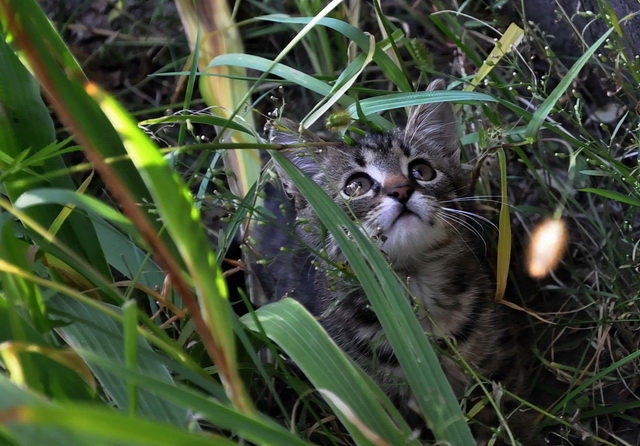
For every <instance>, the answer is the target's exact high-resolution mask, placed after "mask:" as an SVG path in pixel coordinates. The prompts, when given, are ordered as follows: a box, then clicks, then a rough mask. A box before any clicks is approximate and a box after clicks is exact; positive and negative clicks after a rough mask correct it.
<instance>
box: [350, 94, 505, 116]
mask: <svg viewBox="0 0 640 446" xmlns="http://www.w3.org/2000/svg"><path fill="white" fill-rule="evenodd" d="M494 101H495V99H494V98H493V97H491V96H489V95H487V94H484V93H474V92H466V91H456V90H452V91H419V92H415V93H393V94H388V95H384V96H379V97H374V98H369V99H364V100H362V101H360V102H359V104H360V107H361V109H362V112H363V113H364V114H365V115H366V116H369V115H372V114H374V113H378V112H381V111H386V110H393V109H396V108H402V107H411V106H414V105H420V104H433V103H437V102H464V103H476V102H494ZM347 111H348V112H349V114H351V116H353V117H358V118H360V117H362V116H360V114H359V113H358V111H357V108H356V106H355V104H351V105H349V107H348V108H347Z"/></svg>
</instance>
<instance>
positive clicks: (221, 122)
mask: <svg viewBox="0 0 640 446" xmlns="http://www.w3.org/2000/svg"><path fill="white" fill-rule="evenodd" d="M182 122H185V123H186V122H193V123H196V124H205V125H213V126H219V127H226V128H230V129H233V130H238V131H240V132H244V133H246V134H248V135H253V132H252V131H251V130H250V129H249V128H247V127H245V126H244V125H242V124H238V123H237V122H234V121H229V120H228V119H226V118H221V117H219V116H212V115H175V116H164V117H162V118H154V119H146V120H144V121H140V122H138V125H140V126H144V125H153V124H174V123H182Z"/></svg>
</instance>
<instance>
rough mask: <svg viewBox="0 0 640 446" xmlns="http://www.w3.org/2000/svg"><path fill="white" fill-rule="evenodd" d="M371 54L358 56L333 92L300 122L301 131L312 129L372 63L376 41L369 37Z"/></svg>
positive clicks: (339, 79)
mask: <svg viewBox="0 0 640 446" xmlns="http://www.w3.org/2000/svg"><path fill="white" fill-rule="evenodd" d="M369 41H370V43H369V52H368V53H363V54H361V55H360V56H358V57H357V58H356V59H355V60H354V61H353V62H352V63H351V64H350V65H349V66H348V67H347V68H346V69H345V70H344V71H343V72H342V74H341V75H340V77H339V78H338V80H337V81H336V83H335V85H334V87H333V88H332V89H331V92H330V93H329V94H328V95H327V96H325V97H324V98H323V99H322V100H321V101H320V102H318V103H317V104H316V105H315V106H314V107H313V109H312V110H311V111H310V112H309V113H308V114H307V116H305V117H304V119H302V122H300V131H302V129H304V128H309V127H311V126H312V125H313V124H314V123H315V122H316V121H317V120H318V118H320V117H321V116H322V115H324V114H325V113H326V111H327V110H329V109H330V108H331V106H333V104H335V103H336V102H337V101H338V100H339V99H340V98H341V97H342V96H343V95H344V94H345V93H346V92H347V91H348V90H349V88H351V86H352V85H353V84H354V83H355V81H356V79H357V78H358V76H359V75H360V73H362V70H364V69H365V67H366V66H367V65H368V64H369V63H370V62H371V58H372V56H373V50H374V49H375V40H374V38H373V36H372V35H369ZM346 73H350V74H349V76H348V78H343V75H345V74H346Z"/></svg>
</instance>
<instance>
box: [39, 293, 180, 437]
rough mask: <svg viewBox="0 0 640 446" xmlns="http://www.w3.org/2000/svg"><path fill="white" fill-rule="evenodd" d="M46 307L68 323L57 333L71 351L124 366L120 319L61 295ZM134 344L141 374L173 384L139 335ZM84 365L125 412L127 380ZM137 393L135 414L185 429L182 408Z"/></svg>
mask: <svg viewBox="0 0 640 446" xmlns="http://www.w3.org/2000/svg"><path fill="white" fill-rule="evenodd" d="M47 305H48V306H49V308H50V310H51V312H52V314H54V315H55V316H56V318H58V319H61V320H63V321H65V322H70V323H69V324H68V325H65V326H64V327H61V328H58V329H57V331H58V334H59V335H60V336H61V337H62V338H63V339H64V340H65V341H66V343H67V344H69V345H70V346H71V347H72V348H73V349H74V350H76V351H77V352H79V353H80V354H81V355H82V353H81V352H82V350H88V351H90V352H93V353H94V354H96V355H98V356H101V357H103V358H105V359H108V360H109V361H112V362H113V363H114V364H118V365H120V366H121V367H123V366H124V365H125V363H126V352H125V342H124V341H125V333H124V328H123V325H124V324H123V323H121V321H122V319H120V321H116V320H114V319H112V318H111V317H109V316H107V315H106V314H104V313H103V312H100V311H98V310H97V309H95V308H91V307H89V306H87V305H85V304H83V303H82V302H79V301H76V300H74V299H71V298H68V297H64V296H60V295H58V296H55V297H53V298H52V299H50V300H49V301H48V302H47ZM102 305H104V306H105V307H106V308H107V309H109V310H110V311H111V312H115V313H117V314H118V315H122V312H121V310H120V309H119V308H117V307H114V306H110V305H108V304H102ZM134 330H135V326H134ZM135 341H136V344H135V349H136V350H137V356H138V362H139V367H140V370H141V372H143V373H144V374H146V375H148V376H153V377H155V378H156V379H158V380H161V381H164V382H167V383H171V384H172V383H173V379H172V378H171V375H170V374H169V372H168V370H167V369H166V367H165V365H164V363H163V361H162V360H161V358H160V357H159V355H158V354H157V353H155V352H154V351H153V350H152V349H151V347H150V346H149V344H148V343H147V341H146V340H144V339H142V338H141V337H140V336H139V335H138V336H136V337H135ZM87 363H88V364H89V367H91V370H92V371H93V373H94V374H95V376H96V378H97V379H98V381H100V384H101V385H102V387H103V389H104V390H105V392H106V393H107V394H108V395H109V398H110V399H111V400H113V402H114V403H115V404H116V406H117V407H119V408H121V409H122V410H124V411H126V410H128V409H129V408H130V405H129V403H130V401H129V398H128V396H129V395H128V390H129V389H128V385H127V382H126V380H123V379H121V378H119V377H117V376H114V375H113V374H112V373H110V372H108V371H106V370H105V369H102V368H100V367H99V366H97V365H95V364H94V363H92V362H91V361H90V360H89V361H87ZM137 394H138V395H137V404H138V408H137V413H139V414H140V415H142V416H146V417H148V418H153V419H156V420H158V421H163V422H165V423H169V424H173V425H175V426H184V425H185V423H186V422H187V411H186V410H185V409H184V408H182V407H179V406H177V405H175V404H174V403H171V402H168V401H166V400H165V399H164V398H160V397H158V396H157V395H154V394H153V393H150V392H149V391H146V390H140V391H138V392H137Z"/></svg>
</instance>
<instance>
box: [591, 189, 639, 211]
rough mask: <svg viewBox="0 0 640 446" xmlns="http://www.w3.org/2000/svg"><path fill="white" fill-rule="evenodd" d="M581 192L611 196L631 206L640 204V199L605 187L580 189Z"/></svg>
mask: <svg viewBox="0 0 640 446" xmlns="http://www.w3.org/2000/svg"><path fill="white" fill-rule="evenodd" d="M578 190H580V191H581V192H590V193H592V194H596V195H600V196H602V197H606V198H611V199H612V200H616V201H619V202H621V203H626V204H630V205H631V206H639V207H640V200H638V199H637V198H633V197H630V196H628V195H624V194H621V193H620V192H616V191H614V190H605V189H595V188H591V187H588V188H585V189H578Z"/></svg>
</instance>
